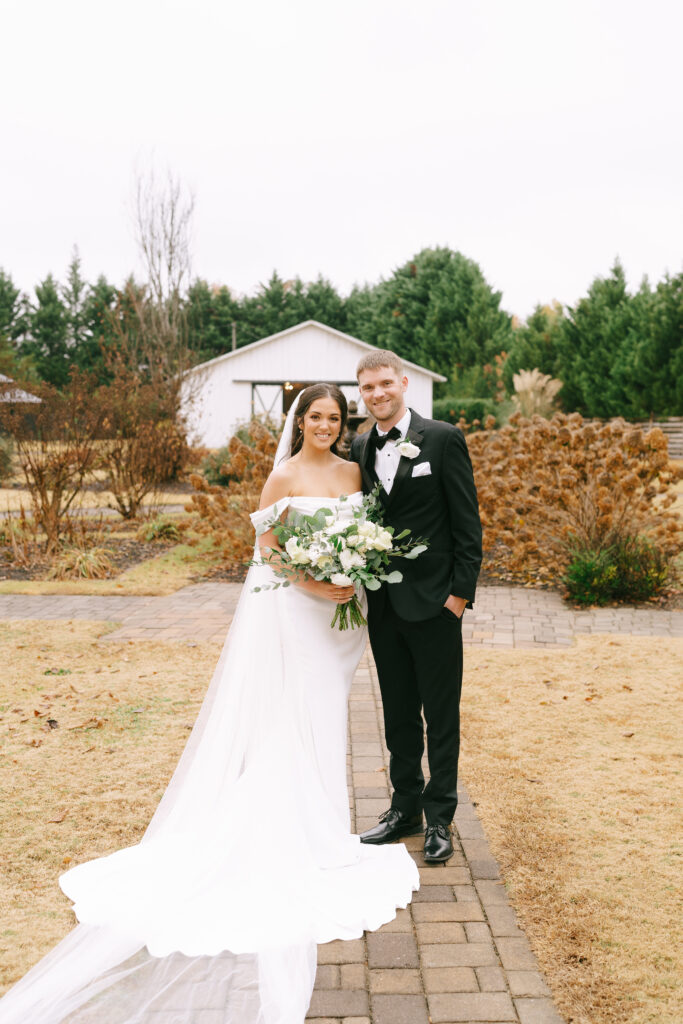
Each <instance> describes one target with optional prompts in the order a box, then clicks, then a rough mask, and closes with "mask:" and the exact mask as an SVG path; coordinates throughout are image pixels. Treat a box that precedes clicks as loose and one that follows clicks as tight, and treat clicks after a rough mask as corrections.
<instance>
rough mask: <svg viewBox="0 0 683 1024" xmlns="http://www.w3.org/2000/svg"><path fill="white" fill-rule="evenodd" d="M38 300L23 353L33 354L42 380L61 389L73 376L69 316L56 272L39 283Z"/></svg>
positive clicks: (31, 317) (34, 307) (32, 314)
mask: <svg viewBox="0 0 683 1024" xmlns="http://www.w3.org/2000/svg"><path fill="white" fill-rule="evenodd" d="M36 299H37V302H36V304H35V305H33V306H32V307H31V312H30V323H29V336H28V338H27V339H26V341H25V342H24V343H23V344H22V354H25V355H29V356H32V357H33V359H34V361H35V365H36V369H37V371H38V373H39V375H40V377H41V379H42V380H44V381H47V382H48V383H50V384H54V385H55V387H58V388H60V387H63V386H64V385H65V384H66V382H67V381H68V379H69V365H70V362H69V351H68V345H67V338H68V335H69V319H68V312H67V309H66V307H65V306H64V303H63V301H62V298H61V295H60V289H59V286H58V284H57V282H56V281H55V279H54V277H53V276H52V274H48V276H47V277H46V278H45V280H44V281H43V282H41V284H39V285H36Z"/></svg>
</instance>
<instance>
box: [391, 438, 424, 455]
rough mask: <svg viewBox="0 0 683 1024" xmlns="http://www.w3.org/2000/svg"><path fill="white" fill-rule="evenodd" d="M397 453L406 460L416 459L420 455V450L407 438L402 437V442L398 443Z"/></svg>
mask: <svg viewBox="0 0 683 1024" xmlns="http://www.w3.org/2000/svg"><path fill="white" fill-rule="evenodd" d="M396 451H397V452H398V453H399V455H402V456H403V458H404V459H416V458H417V456H418V455H419V454H420V449H419V448H418V446H417V445H416V444H413V442H412V441H409V440H408V438H407V437H402V438H401V440H400V441H397V442H396Z"/></svg>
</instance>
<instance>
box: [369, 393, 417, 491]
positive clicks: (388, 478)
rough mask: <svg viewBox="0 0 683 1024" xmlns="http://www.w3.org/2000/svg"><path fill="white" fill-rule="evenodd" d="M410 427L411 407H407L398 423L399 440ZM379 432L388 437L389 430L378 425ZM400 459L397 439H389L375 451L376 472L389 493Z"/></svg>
mask: <svg viewBox="0 0 683 1024" xmlns="http://www.w3.org/2000/svg"><path fill="white" fill-rule="evenodd" d="M409 427H410V409H406V411H405V414H404V415H403V416H402V417H401V419H400V420H399V421H398V423H397V424H396V429H397V430H398V431H400V437H399V438H397V440H402V439H403V438H404V437H405V436H406V435H407V433H408V428H409ZM377 433H378V434H379V436H380V437H386V435H387V434H388V433H389V431H388V430H380V429H379V426H378V427H377ZM400 461H401V455H400V453H399V452H398V451H397V450H396V441H387V443H386V444H385V445H384V448H382V449H381V451H376V452H375V473H377V477H378V479H379V481H380V483H381V484H382V487H383V488H384V490H385V491H386V492H387V494H388V493H389V491H390V490H391V488H392V487H393V486H394V478H395V476H396V473H397V472H398V464H399V462H400Z"/></svg>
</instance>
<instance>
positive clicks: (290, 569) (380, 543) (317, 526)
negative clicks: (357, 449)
mask: <svg viewBox="0 0 683 1024" xmlns="http://www.w3.org/2000/svg"><path fill="white" fill-rule="evenodd" d="M267 530H272V532H273V534H274V536H275V537H276V539H277V542H278V545H279V547H278V548H277V549H266V551H265V552H263V554H262V561H263V562H266V563H267V564H268V565H269V566H270V568H271V569H272V571H273V572H274V573H275V575H276V576H277V577H279V578H280V579H281V580H282V581H283V582H282V583H274V584H270V585H269V584H264V585H262V586H260V587H255V588H254V589H255V590H266V589H270V588H271V587H273V588H274V587H279V586H289V584H290V583H295V584H299V585H301V586H303V587H305V588H306V589H309V587H308V584H309V583H310V581H313V580H315V581H317V582H318V583H319V584H320V583H322V584H324V585H327V586H329V587H330V593H325V592H324V589H326V587H325V588H323V587H320V586H318V587H316V588H315V592H316V593H319V594H320V596H321V597H328V598H330V599H331V600H334V601H337V602H338V606H337V608H336V610H335V613H334V616H333V618H332V622H331V625H332V626H333V627H334V626H338V628H339V629H348V628H349V627H350V628H351V629H354V628H355V627H356V626H364V625H366V620H365V617H364V615H363V612H362V609H361V606H360V602H359V600H358V591H359V590H360V588H361V587H365V588H366V589H367V590H379V588H380V587H381V585H382V583H400V582H401V580H402V579H403V574H402V573H401V572H400V571H399V570H398V569H392V568H391V566H390V562H391V560H392V559H394V558H398V557H401V558H410V559H412V558H417V557H418V555H420V554H421V553H422V552H423V551H425V550H426V548H427V545H426V544H425V543H424V542H422V541H416V540H412V539H411V538H410V533H409V531H408V530H404V531H403V532H402V533H400V534H399V535H398V536H394V531H393V528H392V527H390V526H389V527H385V526H384V525H383V524H382V517H381V506H380V504H379V501H378V498H377V493H376V492H373V493H372V494H368V495H365V497H364V498H363V501H362V502H361V503H360V504H359V505H346V504H345V502H344V500H343V499H342V500H341V501H340V502H339V504H338V507H337V509H336V511H332V509H329V508H321V509H319V510H318V511H317V512H315V513H314V514H313V515H304V514H302V513H300V512H296V511H290V512H289V515H288V516H287V518H286V519H284V521H283V520H282V519H280V518H279V516H278V515H277V513H276V514H274V517H273V519H272V520H270V521H269V522H268V523H266V524H264V526H263V528H262V530H261V531H260V532H261V533H265V532H266V531H267ZM342 588H343V589H342Z"/></svg>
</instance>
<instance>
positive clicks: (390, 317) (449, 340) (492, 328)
mask: <svg viewBox="0 0 683 1024" xmlns="http://www.w3.org/2000/svg"><path fill="white" fill-rule="evenodd" d="M500 299H501V296H500V293H499V292H494V291H493V290H492V289H491V287H490V285H489V284H488V283H487V282H486V280H485V278H484V276H483V274H482V272H481V269H480V268H479V266H478V265H477V264H476V263H474V262H473V261H472V260H469V259H467V258H466V257H465V256H463V255H462V253H459V252H453V251H451V250H450V249H445V248H439V249H423V250H422V252H420V253H418V254H417V256H415V257H414V258H413V259H412V260H410V261H409V262H408V263H406V264H404V266H402V267H399V268H398V270H396V271H394V273H393V275H392V277H391V278H389V279H388V280H387V281H383V282H380V284H379V285H377V286H376V287H375V288H373V289H361V288H357V289H354V291H353V292H352V294H351V296H350V297H349V302H348V307H349V308H348V311H347V315H348V322H349V330H352V331H353V333H356V334H358V335H359V336H360V337H362V338H363V339H364V340H365V341H369V342H370V343H371V344H374V345H378V346H379V347H380V348H390V349H392V351H394V352H396V353H397V354H398V355H400V356H402V357H404V358H405V359H409V360H411V361H412V362H416V363H420V364H421V365H423V366H426V367H429V369H432V370H435V371H436V372H437V373H443V374H445V375H446V376H458V375H459V374H461V373H462V371H463V370H467V369H469V368H472V367H476V366H482V365H483V364H484V363H487V362H490V361H491V360H492V359H493V357H494V356H495V355H496V354H497V353H499V352H501V351H503V350H505V349H507V348H508V346H509V341H510V338H511V329H512V326H511V325H512V321H511V318H510V316H509V315H508V314H507V313H505V312H504V311H503V310H501V309H500Z"/></svg>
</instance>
